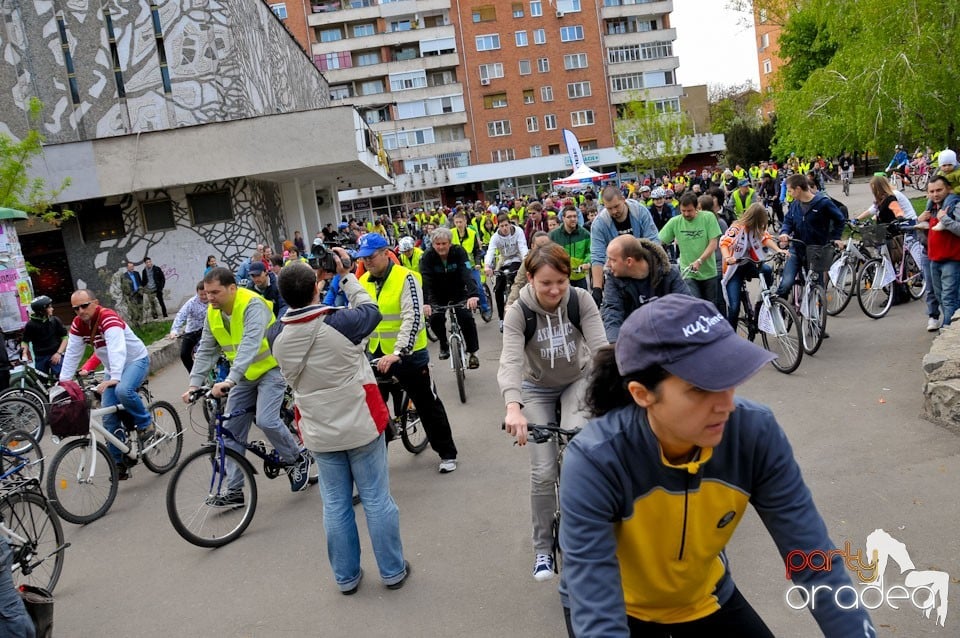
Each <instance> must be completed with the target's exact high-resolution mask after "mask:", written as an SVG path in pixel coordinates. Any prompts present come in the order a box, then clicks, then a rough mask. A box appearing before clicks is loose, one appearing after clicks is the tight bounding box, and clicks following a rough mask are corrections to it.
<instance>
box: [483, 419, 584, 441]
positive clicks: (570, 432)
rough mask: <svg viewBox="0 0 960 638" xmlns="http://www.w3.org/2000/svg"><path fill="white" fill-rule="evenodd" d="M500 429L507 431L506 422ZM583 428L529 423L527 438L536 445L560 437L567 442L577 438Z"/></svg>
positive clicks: (501, 423) (501, 424) (502, 423)
mask: <svg viewBox="0 0 960 638" xmlns="http://www.w3.org/2000/svg"><path fill="white" fill-rule="evenodd" d="M500 429H501V430H506V429H507V424H506V422H504V421H501V422H500ZM582 429H583V428H571V429H565V428H562V427H560V426H559V425H557V424H556V423H547V424H545V425H538V424H536V423H527V436H529V437H530V439H531V440H532V441H533V442H534V443H546V442H547V441H549V440H550V439H552V438H553V437H554V435H558V436H560V437H562V438H565V439H566V440H567V441H569V440H570V439H572V438H573V437H575V436H576V435H577V434H579V433H580V431H581V430H582Z"/></svg>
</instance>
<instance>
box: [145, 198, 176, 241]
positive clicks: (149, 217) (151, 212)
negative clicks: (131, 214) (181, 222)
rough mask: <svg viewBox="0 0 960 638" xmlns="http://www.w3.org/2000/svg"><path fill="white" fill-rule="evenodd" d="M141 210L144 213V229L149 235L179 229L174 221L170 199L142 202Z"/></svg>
mask: <svg viewBox="0 0 960 638" xmlns="http://www.w3.org/2000/svg"><path fill="white" fill-rule="evenodd" d="M140 210H141V211H142V212H143V227H144V228H145V229H146V231H147V232H148V233H152V232H157V231H160V230H171V229H174V228H176V227H177V222H176V221H175V220H174V219H173V203H172V202H171V201H170V200H169V199H158V200H154V201H152V202H141V204H140Z"/></svg>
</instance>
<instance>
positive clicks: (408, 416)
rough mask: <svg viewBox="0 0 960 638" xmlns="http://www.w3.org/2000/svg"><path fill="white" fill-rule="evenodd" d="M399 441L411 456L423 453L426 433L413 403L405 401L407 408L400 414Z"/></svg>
mask: <svg viewBox="0 0 960 638" xmlns="http://www.w3.org/2000/svg"><path fill="white" fill-rule="evenodd" d="M400 440H401V441H403V447H405V448H407V452H410V453H411V454H420V453H421V452H423V451H424V450H425V449H426V447H427V443H428V442H429V441H428V440H427V431H426V430H424V429H423V422H422V421H421V420H420V415H419V414H417V409H416V408H415V407H414V405H413V402H412V401H410V400H409V399H407V407H406V409H405V410H404V411H403V412H402V413H401V414H400Z"/></svg>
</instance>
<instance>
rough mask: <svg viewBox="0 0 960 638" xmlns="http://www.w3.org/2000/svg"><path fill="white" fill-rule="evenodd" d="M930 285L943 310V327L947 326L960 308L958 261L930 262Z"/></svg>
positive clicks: (959, 264) (959, 262)
mask: <svg viewBox="0 0 960 638" xmlns="http://www.w3.org/2000/svg"><path fill="white" fill-rule="evenodd" d="M930 283H931V284H932V285H933V292H934V293H935V294H936V296H937V301H939V302H940V308H941V309H942V310H943V325H945V326H949V325H950V320H951V319H952V318H953V313H954V312H956V311H957V308H960V261H931V262H930Z"/></svg>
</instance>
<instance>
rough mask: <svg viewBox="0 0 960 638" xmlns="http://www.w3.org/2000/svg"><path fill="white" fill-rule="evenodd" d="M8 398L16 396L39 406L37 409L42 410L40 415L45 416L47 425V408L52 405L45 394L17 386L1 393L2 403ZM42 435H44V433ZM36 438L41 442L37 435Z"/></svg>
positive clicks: (27, 387) (31, 388)
mask: <svg viewBox="0 0 960 638" xmlns="http://www.w3.org/2000/svg"><path fill="white" fill-rule="evenodd" d="M7 396H15V397H18V398H20V399H26V400H27V401H29V402H30V403H32V404H34V405H35V406H37V409H38V410H40V414H42V415H43V421H44V423H46V421H47V406H48V405H49V403H50V398H49V397H48V396H47V394H46V393H45V392H41V391H40V390H37V389H36V388H33V387H31V386H23V387H21V386H16V387H12V388H5V389H4V390H2V391H0V401H2V400H3V399H4V398H5V397H7ZM40 433H41V434H43V432H42V431H41V432H40ZM34 438H35V439H37V440H38V441H39V440H40V437H38V436H36V435H34Z"/></svg>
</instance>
